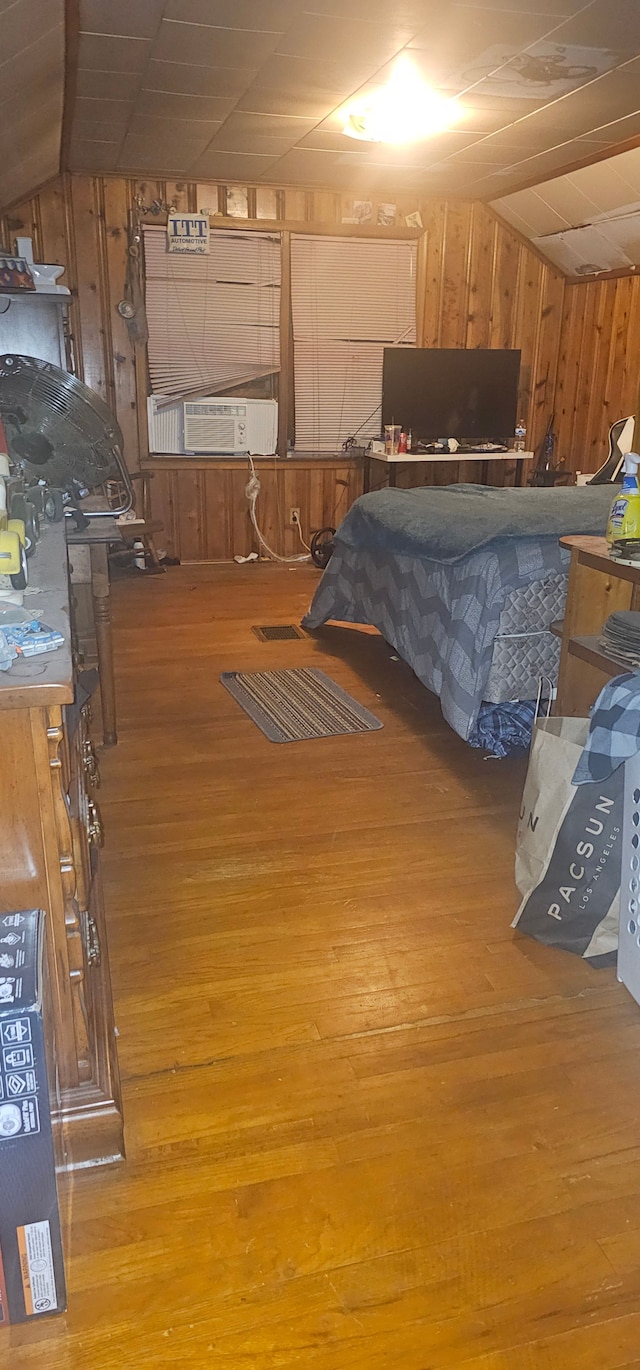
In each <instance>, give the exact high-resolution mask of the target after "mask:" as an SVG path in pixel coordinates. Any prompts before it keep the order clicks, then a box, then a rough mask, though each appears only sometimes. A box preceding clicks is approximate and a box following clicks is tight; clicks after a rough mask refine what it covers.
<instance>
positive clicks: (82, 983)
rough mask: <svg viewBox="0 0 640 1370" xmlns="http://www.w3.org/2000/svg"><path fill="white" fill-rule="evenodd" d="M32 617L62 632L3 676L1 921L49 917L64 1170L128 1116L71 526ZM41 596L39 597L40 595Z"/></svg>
mask: <svg viewBox="0 0 640 1370" xmlns="http://www.w3.org/2000/svg"><path fill="white" fill-rule="evenodd" d="M29 581H30V590H31V591H32V593H31V594H29V597H28V598H25V603H24V607H25V611H26V612H27V613H30V614H37V615H38V616H39V617H40V618H41V620H42V621H43V622H45V623H47V624H49V625H50V626H51V627H53V628H56V629H58V631H59V632H61V633H62V635H63V637H64V639H65V641H64V645H63V646H62V647H59V648H58V649H57V650H56V651H55V652H52V653H50V654H43V655H42V656H35V657H30V658H21V659H19V660H18V661H16V662H14V663H13V665H12V666H11V668H10V669H9V670H8V671H6V672H2V673H1V674H0V792H1V793H2V796H3V808H2V818H1V819H0V832H1V834H2V861H1V862H0V914H9V913H16V912H19V911H20V910H21V909H30V908H42V909H44V910H45V913H46V948H47V955H46V976H47V995H48V1002H49V1004H50V1006H51V1008H50V1013H49V1016H48V1020H47V1023H46V1027H45V1030H46V1033H47V1037H48V1047H49V1055H50V1058H51V1059H52V1060H53V1061H54V1062H55V1075H56V1083H57V1090H56V1093H57V1098H58V1103H57V1107H55V1108H54V1109H53V1112H52V1118H53V1123H54V1135H55V1138H56V1152H57V1158H58V1164H59V1166H60V1168H62V1169H73V1168H75V1167H77V1166H86V1165H95V1164H102V1163H104V1162H106V1161H113V1160H120V1159H122V1157H123V1155H124V1145H123V1119H122V1108H121V1103H120V1087H119V1077H118V1062H117V1053H116V1044H115V1036H114V1021H113V1008H112V1002H111V983H110V975H109V955H108V945H107V927H106V917H105V910H104V905H103V897H102V881H101V873H100V851H99V847H100V842H101V835H102V834H101V824H100V815H99V810H98V806H97V802H96V795H95V787H96V783H97V775H96V768H97V757H96V755H95V752H94V750H93V745H92V742H91V738H90V734H89V712H90V711H89V707H88V706H87V705H86V704H85V705H84V707H82V708H81V707H80V706H79V704H76V703H75V702H74V701H75V696H76V681H75V673H74V667H73V660H72V651H71V618H70V611H71V606H70V598H69V581H68V570H67V549H66V542H65V528H64V523H59V524H44V526H43V529H42V535H41V538H40V541H39V543H38V546H37V549H36V551H35V554H34V556H33V557H32V558H31V560H30V561H29ZM34 591H35V593H33V592H34Z"/></svg>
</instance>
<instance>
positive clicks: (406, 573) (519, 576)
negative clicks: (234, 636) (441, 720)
mask: <svg viewBox="0 0 640 1370" xmlns="http://www.w3.org/2000/svg"><path fill="white" fill-rule="evenodd" d="M341 532H342V529H340V531H339V533H338V535H337V537H336V550H335V552H334V554H333V556H332V558H331V561H330V562H329V565H328V566H327V568H326V570H325V572H324V574H323V576H322V580H321V581H320V584H319V586H318V589H317V590H316V593H315V595H314V597H313V602H312V604H311V608H310V609H309V612H308V614H307V615H306V617H305V618H304V619H303V624H304V626H305V627H306V628H312V629H313V628H318V627H319V626H320V624H321V623H326V622H327V620H328V619H338V620H339V621H341V622H344V623H370V624H372V625H373V627H375V628H378V630H379V631H380V632H381V633H382V636H383V637H384V638H386V641H387V642H389V643H390V644H391V645H392V646H393V647H394V648H395V650H396V651H397V652H398V654H399V655H400V656H401V657H403V659H404V660H405V661H407V662H408V663H409V665H410V666H411V667H412V669H413V670H414V671H415V673H416V675H417V676H418V679H419V680H421V681H422V683H423V685H426V686H427V687H428V689H430V690H433V692H434V694H437V695H438V696H439V698H440V702H441V705H442V712H443V714H444V716H445V718H446V720H447V722H448V723H450V724H451V727H452V728H454V729H455V731H456V732H457V733H459V735H460V737H462V738H464V739H465V741H469V740H471V737H472V735H473V734H474V730H475V726H476V721H477V719H478V714H479V711H480V706H481V704H482V701H483V699H484V691H485V686H486V684H487V680H488V677H489V672H490V669H491V658H492V653H493V644H494V639H495V636H496V633H497V630H498V625H499V621H500V614H501V612H502V609H503V606H504V602H505V599H506V597H507V595H508V594H509V593H510V591H511V590H513V589H515V588H517V587H519V586H522V585H529V584H531V583H532V582H533V581H536V580H540V579H543V578H544V577H545V576H547V575H550V574H552V573H554V572H555V573H557V572H560V571H564V570H566V568H567V566H568V561H569V555H568V553H567V552H565V551H564V549H563V548H561V547H560V546H559V544H558V542H557V540H556V539H555V538H533V537H531V538H519V539H512V540H510V541H503V542H501V543H500V544H498V545H496V546H494V547H484V548H482V549H479V550H478V551H475V552H472V553H470V554H469V555H468V556H466V557H463V558H462V559H461V560H459V561H456V562H455V563H453V564H449V565H446V566H445V565H442V563H439V562H437V561H433V560H429V559H428V558H427V557H425V556H420V557H418V556H405V555H402V554H400V553H394V552H390V551H389V550H388V549H384V550H382V549H380V548H378V547H375V546H373V547H368V548H354V547H350V546H347V545H346V544H345V543H344V542H343V541H342V540H341ZM485 736H486V734H485ZM476 745H485V743H484V742H482V741H481V742H478V743H477V744H476Z"/></svg>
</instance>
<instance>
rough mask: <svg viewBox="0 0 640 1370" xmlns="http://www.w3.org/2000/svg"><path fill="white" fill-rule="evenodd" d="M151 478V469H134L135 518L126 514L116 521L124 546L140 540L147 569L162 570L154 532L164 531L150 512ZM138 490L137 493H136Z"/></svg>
mask: <svg viewBox="0 0 640 1370" xmlns="http://www.w3.org/2000/svg"><path fill="white" fill-rule="evenodd" d="M152 480H153V472H152V471H135V472H134V473H133V474H132V476H131V482H132V485H133V489H134V498H135V504H134V513H135V518H132V519H130V520H128V519H127V517H126V515H125V516H124V517H123V518H122V519H120V520H119V521H118V528H119V529H120V533H121V536H122V541H123V542H124V544H125V546H127V547H128V548H131V547H132V545H133V543H135V542H141V543H142V546H143V548H144V559H145V564H146V565H147V567H148V568H149V570H153V571H164V570H165V569H166V568H165V567H164V566H163V565H162V563H161V561H160V558H159V557H158V549H157V547H156V542H155V538H156V534H157V533H162V532H163V531H164V524H163V523H162V522H161V521H160V519H154V518H153V517H152V513H151V481H152ZM138 492H139V493H138Z"/></svg>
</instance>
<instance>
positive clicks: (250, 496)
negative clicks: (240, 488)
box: [244, 455, 309, 563]
mask: <svg viewBox="0 0 640 1370" xmlns="http://www.w3.org/2000/svg"><path fill="white" fill-rule="evenodd" d="M249 465H250V467H251V475H250V476H249V479H248V481H247V483H246V485H245V487H244V493H245V495H246V496H247V500H248V502H249V517H250V519H251V522H252V524H253V526H254V529H255V532H256V536H257V538H258V542H259V543H260V546H261V547H263V548H264V550H265V552H266V553H267V554H268V556H270V557H271V560H272V561H280V562H285V563H286V562H301V561H308V560H309V556H308V555H307V554H306V553H305V555H304V556H301V557H281V556H280V555H279V554H278V552H274V550H273V548H272V547H270V546H269V543H268V542H267V541H266V539H265V538H264V537H263V536H262V533H261V531H260V529H259V527H258V519H257V516H256V504H257V501H258V495H259V494H260V490H261V485H260V477H259V476H258V474H257V472H256V468H255V466H254V464H253V457H252V456H251V455H249ZM296 524H297V520H296ZM298 533H299V534H300V539H302V533H301V532H300V527H299V525H298ZM304 546H306V543H305V544H304Z"/></svg>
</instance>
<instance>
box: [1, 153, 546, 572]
mask: <svg viewBox="0 0 640 1370" xmlns="http://www.w3.org/2000/svg"><path fill="white" fill-rule="evenodd" d="M137 193H139V194H141V195H142V196H143V198H144V200H145V202H146V203H147V204H150V203H151V202H152V201H153V200H154V199H158V200H160V201H165V202H166V201H171V202H174V203H176V204H177V205H178V207H179V208H184V209H196V208H198V206H199V205H200V204H203V203H204V200H205V199H207V200H208V201H209V203H210V204H211V203H212V202H213V203H217V204H218V209H219V212H220V213H222V214H223V215H224V211H225V208H226V199H225V194H226V193H225V190H224V187H221V186H218V185H215V186H209V187H203V186H196V185H195V184H192V183H187V182H175V181H171V182H166V181H146V182H137V181H132V180H126V179H124V178H121V177H115V176H104V177H103V176H87V175H73V176H69V175H67V176H63V177H60V178H58V179H57V180H56V181H55V182H53V183H52V184H51V185H49V186H47V187H46V188H45V189H44V190H42V191H40V192H39V194H37V195H36V196H34V197H33V198H32V199H30V200H29V201H27V202H25V203H24V204H23V205H20V206H18V207H16V208H14V209H13V210H12V211H11V212H10V213H9V214H8V215H6V216H5V218H4V219H3V220H0V243H2V244H3V245H4V246H5V247H7V248H9V249H11V248H12V246H13V240H14V239H15V237H16V236H17V235H18V234H30V235H31V236H32V237H33V238H34V245H35V252H36V256H37V258H38V259H39V260H41V261H45V262H61V263H64V264H65V265H66V268H67V273H66V276H65V277H64V278H63V279H64V281H65V283H66V284H67V285H69V287H70V289H71V290H72V304H71V310H70V314H71V331H72V340H73V347H74V353H75V364H76V370H77V373H78V375H79V376H81V377H82V378H83V379H84V380H85V382H86V383H87V384H88V385H90V386H91V387H92V388H93V389H94V390H96V391H97V393H98V394H99V395H101V396H102V398H103V399H104V400H105V401H106V402H107V403H108V404H109V405H110V406H111V408H112V409H113V410H114V412H115V413H116V415H117V417H118V421H119V423H120V426H121V428H122V431H123V434H124V439H125V451H126V455H127V460H128V462H129V465H130V466H131V467H132V468H135V467H137V466H138V465H139V464H140V462H142V463H143V464H144V465H145V466H146V465H151V467H152V468H153V470H154V472H155V476H154V482H153V490H154V512H156V513H157V514H158V515H159V516H160V517H162V518H163V520H164V522H165V524H166V529H167V537H166V541H167V545H168V550H169V551H170V552H171V553H172V554H174V555H177V556H179V557H181V558H183V559H185V560H200V559H210V558H216V559H217V558H226V557H230V556H233V555H236V554H240V555H246V552H247V551H248V550H250V549H251V547H252V546H254V545H255V541H254V537H253V534H252V531H251V529H250V524H249V521H248V518H247V511H246V501H245V497H244V485H245V484H246V472H245V470H244V468H242V469H239V468H238V467H235V468H233V467H232V466H231V464H230V463H229V462H220V461H214V460H212V461H210V462H209V463H208V464H207V466H206V469H205V467H204V465H203V463H193V464H190V463H189V462H187V461H184V462H181V463H175V462H174V463H171V462H169V463H167V462H162V461H161V460H157V461H156V460H150V459H149V458H148V455H147V452H146V441H145V433H146V413H145V412H144V403H143V400H144V396H145V394H146V366H145V359H144V352H143V351H141V350H140V349H139V348H138V349H136V348H135V347H134V346H133V345H132V343H131V340H130V338H129V334H128V332H127V328H126V325H125V323H124V321H123V320H122V319H121V317H120V315H119V314H118V313H117V310H116V304H117V302H118V300H119V299H120V298H121V297H122V294H123V290H124V281H125V271H126V262H127V223H128V214H129V210H130V208H131V206H132V204H133V200H134V196H135V195H136V194H137ZM418 208H419V209H420V212H421V215H422V220H423V224H424V229H425V232H424V235H423V237H422V238H421V239H420V243H419V252H418V259H419V260H418V282H417V292H418V338H419V341H420V342H421V343H422V344H423V345H426V346H435V347H519V348H521V351H522V371H521V380H522V388H521V400H520V403H521V413H522V414H523V416H524V417H525V418H526V420H527V424H528V434H529V443H531V444H534V445H535V444H536V443H537V442H538V441H539V440H540V438H541V437H542V435H543V433H544V430H545V427H546V424H547V420H548V417H549V415H550V413H551V412H552V410H553V408H554V403H555V392H556V379H557V372H558V361H559V353H560V342H561V325H562V320H563V311H564V312H565V316H566V310H565V304H564V297H565V293H571V292H569V291H565V282H564V280H563V278H562V277H561V276H560V275H559V274H558V273H557V272H556V271H555V270H554V269H553V268H552V267H550V266H547V265H545V264H544V263H543V262H542V261H541V260H540V258H539V257H538V256H537V255H536V254H535V253H534V252H533V251H532V250H531V249H530V248H529V247H528V245H527V244H526V242H525V241H524V240H522V239H519V238H518V237H517V236H516V235H515V234H514V233H513V232H512V231H511V229H510V228H509V227H508V226H507V225H505V224H503V223H502V222H501V221H499V220H498V219H497V218H496V217H495V215H494V214H493V213H492V211H491V210H489V209H487V208H486V207H485V206H483V205H480V204H471V203H466V202H458V201H457V202H444V201H429V202H425V203H422V204H420V205H418V203H417V202H416V201H415V200H411V201H407V202H406V203H402V202H399V203H398V221H399V222H400V223H403V222H404V215H405V214H406V213H409V212H410V211H413V210H416V209H418ZM249 211H250V213H252V214H254V215H255V216H256V217H255V220H252V222H255V223H256V226H263V225H264V223H265V222H269V223H272V222H274V220H273V216H274V214H275V216H276V222H277V223H278V224H279V225H280V226H281V227H286V228H295V227H296V226H298V227H299V226H300V224H301V223H306V224H314V225H323V226H326V227H330V226H334V225H335V227H336V229H337V230H338V231H339V228H340V223H341V218H342V214H343V212H348V204H345V198H344V197H343V196H341V195H339V194H332V193H330V192H327V191H313V192H312V191H302V190H289V189H278V188H276V187H263V188H259V189H257V190H255V191H251V192H250V197H249ZM152 221H153V220H152ZM222 222H224V219H223V220H222ZM236 222H237V221H236ZM349 231H350V232H354V230H353V229H350V230H349ZM436 471H437V474H435V475H434V468H425V467H422V468H416V469H414V471H413V473H412V475H413V479H414V481H428V480H431V479H439V480H446V479H457V478H458V471H457V469H456V467H455V466H451V467H448V468H444V469H443V468H437V469H436ZM461 474H462V475H463V476H464V475H467V476H469V477H471V478H473V472H472V471H471V470H470V469H467V471H466V472H465V471H464V469H462V470H461ZM504 477H505V471H504V463H503V464H501V466H500V467H499V468H498V467H497V466H496V470H495V479H496V481H499V480H502V479H503V478H504ZM506 478H507V479H508V478H509V473H508V472H507V473H506ZM261 479H262V480H263V493H262V495H261V501H260V518H261V525H262V526H263V527H264V530H265V533H266V535H267V538H268V541H269V542H270V543H271V545H272V546H274V548H275V550H276V551H278V552H279V553H281V554H282V553H284V554H290V553H292V552H294V551H295V550H296V534H295V531H294V532H292V530H291V529H290V528H289V527H287V526H286V519H287V516H288V510H289V508H290V507H291V506H299V507H300V509H301V510H302V519H303V526H304V528H305V530H306V531H307V532H310V531H312V530H313V529H314V528H316V527H320V526H322V525H323V524H325V523H329V524H332V525H334V526H335V524H336V523H337V522H338V521H339V519H340V517H341V516H342V514H343V513H344V512H346V508H347V507H348V504H349V503H350V502H351V501H352V500H353V499H354V498H355V497H356V495H357V494H359V493H360V490H361V472H360V469H359V467H358V466H357V464H354V462H352V461H349V460H347V459H345V458H342V457H338V458H336V459H335V460H333V461H326V462H322V463H313V462H310V461H309V460H297V459H289V460H287V462H286V465H285V463H284V462H283V463H281V465H280V467H278V468H277V470H276V469H274V464H273V463H266V464H265V465H264V466H261Z"/></svg>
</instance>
